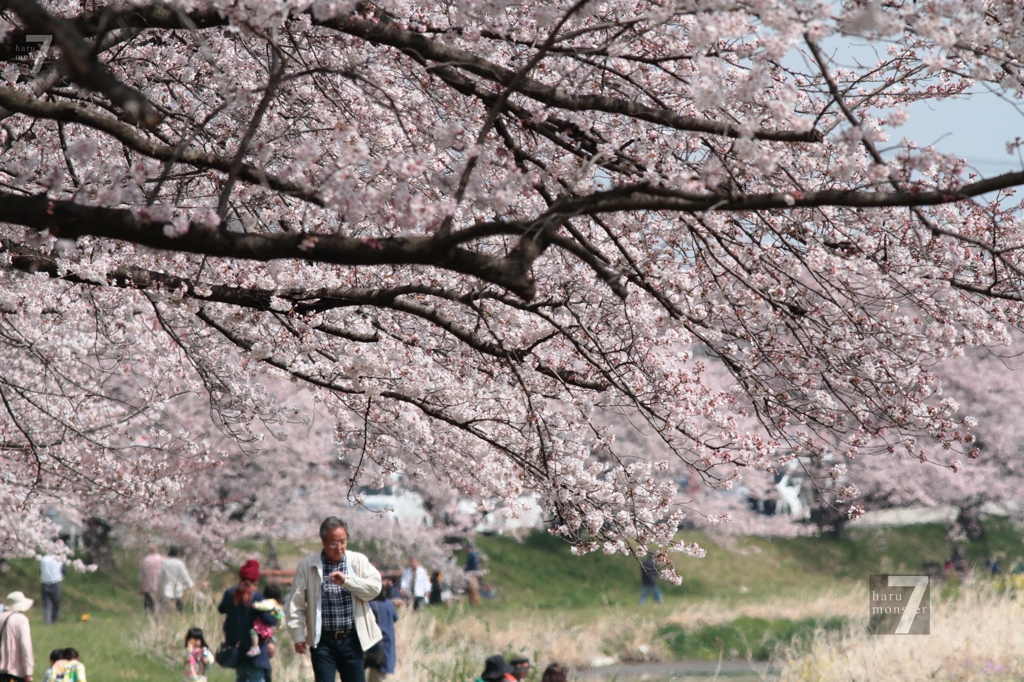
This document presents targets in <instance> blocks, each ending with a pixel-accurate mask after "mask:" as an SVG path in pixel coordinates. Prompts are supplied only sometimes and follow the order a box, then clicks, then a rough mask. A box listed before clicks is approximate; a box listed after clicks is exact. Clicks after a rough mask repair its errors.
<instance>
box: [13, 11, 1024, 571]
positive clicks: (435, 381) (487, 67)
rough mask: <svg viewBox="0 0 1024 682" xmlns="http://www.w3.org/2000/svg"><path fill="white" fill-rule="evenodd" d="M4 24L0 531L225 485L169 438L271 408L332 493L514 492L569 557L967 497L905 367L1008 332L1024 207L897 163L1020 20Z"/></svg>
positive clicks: (925, 366) (158, 18) (379, 17)
mask: <svg viewBox="0 0 1024 682" xmlns="http://www.w3.org/2000/svg"><path fill="white" fill-rule="evenodd" d="M0 10H2V16H3V18H4V20H5V22H6V23H4V25H3V26H2V27H0V31H2V33H3V43H2V44H3V50H2V51H0V56H2V58H3V59H4V60H5V63H6V65H5V66H4V68H3V71H2V76H3V78H4V79H5V82H4V84H3V85H2V86H0V108H2V110H3V111H2V116H3V122H2V133H0V149H2V153H0V221H2V222H0V250H2V254H3V261H2V262H3V269H2V271H0V277H2V278H3V284H2V287H0V356H2V358H3V362H2V363H0V398H2V402H3V410H2V412H0V444H2V450H0V453H2V456H3V458H4V462H5V464H4V474H3V481H2V482H0V495H2V496H3V497H4V499H5V507H8V504H6V503H7V502H10V503H11V504H10V507H11V508H12V509H15V508H17V509H20V510H22V512H25V511H28V510H30V508H31V507H32V505H38V504H40V503H41V502H42V501H43V500H45V499H50V498H54V497H58V498H59V497H60V496H61V495H62V494H63V493H64V492H66V491H68V490H74V491H75V495H76V496H80V497H81V498H82V499H83V500H93V501H97V503H102V504H106V505H126V504H127V505H135V504H137V501H138V500H140V499H144V500H146V504H147V505H160V504H162V503H164V502H166V503H169V501H170V500H172V499H174V498H175V496H180V494H181V491H182V490H183V486H185V485H186V484H185V481H187V479H188V476H189V472H190V471H191V470H192V468H193V467H195V466H200V467H204V466H206V465H207V464H211V465H212V464H215V463H216V459H217V455H216V453H215V452H213V451H211V449H210V448H209V447H207V446H205V445H204V443H203V442H202V440H200V439H196V438H194V437H193V435H194V434H190V432H189V429H188V423H187V422H188V420H187V419H183V418H181V417H180V416H179V417H175V418H171V419H168V418H166V414H167V412H168V410H169V409H170V407H171V406H173V405H177V404H179V402H180V399H181V397H182V396H183V395H184V396H188V395H194V394H195V395H201V396H205V397H203V398H202V399H201V400H200V401H199V403H201V404H203V405H205V404H207V403H208V405H209V406H210V407H212V410H213V412H214V417H215V421H216V422H217V423H218V424H220V425H221V426H224V425H226V424H234V425H238V427H239V429H241V430H242V431H244V430H245V429H247V428H250V425H252V424H255V423H257V422H259V421H261V420H263V421H266V420H270V421H271V422H273V420H274V419H275V418H276V417H275V416H274V415H276V414H279V411H280V410H281V409H282V408H281V407H280V406H278V405H276V403H275V401H274V400H273V396H271V395H270V394H269V393H268V392H267V391H265V390H264V389H263V387H262V383H263V379H262V377H266V376H267V375H268V373H269V374H274V375H277V376H285V377H288V378H291V379H293V380H295V381H298V382H303V383H304V384H307V385H309V386H310V387H311V388H313V389H315V391H316V393H317V396H318V398H317V399H318V400H319V401H321V404H322V405H323V409H324V410H325V412H326V413H328V414H330V415H332V418H333V419H335V420H336V428H335V431H336V439H335V440H336V442H337V447H338V448H339V451H340V454H341V455H342V456H343V457H344V458H346V461H347V462H348V463H349V464H350V466H351V467H352V470H353V472H354V473H353V482H352V485H350V486H349V490H348V491H342V492H348V493H351V490H352V489H353V486H355V484H356V483H359V484H364V483H365V484H374V483H376V484H380V482H381V481H382V480H383V477H385V476H387V475H389V474H391V473H394V472H402V473H404V474H405V475H407V476H411V477H414V478H426V479H428V480H430V481H436V482H437V485H444V486H449V487H452V488H454V489H457V490H460V491H463V493H464V494H467V495H469V496H472V497H473V498H475V499H479V500H489V501H490V502H488V504H491V503H494V501H495V500H498V501H499V503H500V501H505V502H509V503H510V502H512V501H513V500H515V499H516V498H517V497H518V496H519V495H520V494H522V493H523V492H524V491H533V492H536V493H537V494H538V495H539V496H540V499H541V500H542V503H543V505H544V506H545V508H546V509H548V510H549V511H550V512H552V513H553V514H554V515H555V518H556V525H555V531H556V532H557V533H559V534H560V535H562V536H563V537H565V538H566V539H568V540H570V541H571V542H573V543H575V544H576V546H577V547H578V548H579V549H580V550H581V551H591V550H594V549H597V548H599V547H603V548H604V549H605V550H606V551H629V550H628V548H629V547H630V546H631V545H630V544H629V541H637V542H639V543H641V544H644V545H646V544H648V543H650V544H653V545H655V546H658V547H660V548H667V547H669V546H671V545H672V543H673V537H674V536H675V533H676V529H677V525H678V522H679V520H680V518H681V516H682V514H683V513H691V514H700V513H701V510H700V509H699V508H694V507H693V506H692V505H688V504H687V500H686V499H685V498H684V497H682V496H680V495H679V494H678V492H677V487H676V484H675V481H676V480H677V479H679V478H680V477H684V476H686V477H689V476H694V475H696V476H698V477H700V478H701V479H702V480H703V481H704V482H705V483H706V484H708V485H710V486H724V487H729V486H731V485H732V484H733V483H734V482H736V481H738V480H740V479H741V478H742V476H743V475H744V472H745V471H767V472H771V471H773V470H775V469H777V468H778V467H780V466H782V465H783V464H785V463H787V462H789V461H793V458H802V457H807V458H811V459H812V460H814V459H818V460H820V459H821V458H822V457H824V455H825V453H831V455H830V456H835V457H838V458H840V459H842V458H867V457H875V458H878V459H877V461H878V462H879V466H881V463H882V462H883V461H884V460H885V459H886V458H900V457H910V458H917V459H922V458H924V459H929V458H927V457H926V456H925V451H924V449H923V447H922V446H921V440H920V439H922V438H923V439H926V440H927V439H931V440H933V441H937V442H938V443H940V444H942V445H943V446H945V447H947V448H948V451H947V452H948V453H949V456H948V457H945V456H943V458H940V459H939V460H938V461H937V462H936V463H937V464H938V465H940V466H949V467H952V468H959V467H960V466H962V462H961V457H963V456H964V455H969V454H971V450H972V445H971V442H972V438H973V437H972V436H971V435H970V433H969V429H967V428H966V427H965V426H964V423H963V415H958V414H957V410H956V407H957V406H956V404H955V401H952V400H950V399H948V398H945V397H943V396H942V395H941V391H940V386H941V382H940V380H939V378H938V376H937V375H936V374H935V372H934V371H933V370H932V367H933V365H934V364H935V363H937V362H938V361H941V360H944V359H947V358H950V357H954V356H959V355H961V354H962V353H963V352H964V349H966V348H970V347H974V346H995V345H1001V344H1005V343H1008V342H1009V339H1010V332H1011V331H1012V329H1013V328H1015V327H1019V326H1020V323H1021V314H1020V313H1021V306H1020V301H1021V288H1020V284H1021V277H1020V275H1021V270H1020V268H1021V256H1020V249H1019V247H1020V246H1021V243H1022V235H1024V221H1022V220H1021V218H1020V217H1019V215H1020V214H1019V204H1018V203H1016V200H1015V199H1014V189H1015V188H1016V187H1017V186H1018V185H1020V184H1021V183H1024V171H1019V172H1011V173H1005V174H1002V175H997V176H993V177H980V176H979V175H978V174H976V173H975V172H973V171H972V170H971V169H970V168H968V167H966V166H965V163H964V161H963V160H962V159H959V158H956V157H951V156H948V155H943V154H940V153H938V152H937V151H936V150H934V149H932V148H930V147H923V148H922V147H919V146H918V145H917V144H915V142H914V141H912V140H907V139H897V136H898V133H897V132H896V131H897V130H898V127H899V126H900V125H902V123H904V122H905V120H906V111H905V109H906V107H907V106H909V105H910V104H913V103H915V102H920V101H927V100H935V101H938V100H942V99H944V98H948V97H954V96H970V91H971V90H970V89H971V88H972V87H973V86H975V85H976V84H979V83H982V84H984V85H986V86H987V87H989V88H992V89H995V90H997V91H999V92H1001V93H1003V94H1004V95H1005V96H1006V97H1010V98H1019V97H1020V96H1021V94H1022V93H1024V76H1022V71H1021V69H1022V63H1021V58H1022V53H1024V8H1022V6H1021V5H1020V3H1017V2H1013V1H1011V0H919V1H917V2H902V1H898V0H891V1H886V2H880V1H878V0H872V1H862V0H847V1H845V2H841V3H830V2H815V1H810V0H675V1H672V2H658V1H651V2H647V1H637V0H603V1H596V0H590V1H588V0H577V1H575V2H523V3H509V2H505V1H503V0H456V1H454V2H437V3H434V2H411V1H407V0H384V1H381V2H360V3H355V2H348V1H343V0H313V1H312V2H310V1H309V0H171V1H169V2H165V3H145V2H143V3H131V2H115V3H106V2H85V3H79V2H39V1H37V0H3V1H0ZM41 35H45V36H52V44H50V45H48V46H47V47H48V50H49V51H48V53H47V54H45V55H44V54H42V53H41V49H42V47H43V44H42V43H39V42H38V37H39V36H41ZM837 36H840V37H841V36H845V37H846V40H852V39H857V40H858V41H860V42H864V43H866V44H867V45H869V46H871V47H872V48H874V50H873V52H872V55H873V57H872V59H871V60H867V61H865V60H863V59H856V58H852V57H851V58H846V57H844V56H843V52H842V50H841V49H839V48H836V45H837V44H838V43H837V42H836V41H835V40H833V39H834V38H835V37H837ZM830 41H831V42H830ZM33 50H34V51H33ZM1012 137H1013V136H1012V134H1008V138H1012ZM1008 143H1009V145H1010V149H1011V151H1013V150H1015V149H1016V145H1018V144H1019V143H1020V138H1016V140H1014V139H1008ZM712 364H713V365H714V367H715V370H714V371H713V372H710V373H709V371H708V368H709V367H710V366H711V365H712ZM719 370H721V371H719ZM204 409H205V408H204ZM615 419H626V420H628V421H629V422H630V423H631V424H632V425H633V426H634V427H636V428H637V429H639V430H641V431H644V432H645V433H646V434H648V435H649V436H650V437H653V438H655V439H656V440H657V441H658V447H657V448H656V449H646V448H640V449H637V448H629V447H623V446H622V444H621V443H620V441H617V440H616V439H615V438H613V436H612V434H613V429H612V428H611V427H610V426H609V424H610V423H612V421H614V420H615ZM233 432H234V433H236V434H237V433H239V432H240V431H238V429H235V430H234V431H233ZM930 459H932V460H934V459H935V458H930ZM869 461H871V460H869ZM815 480H816V481H817V484H818V485H821V486H825V487H827V486H829V485H832V483H836V481H838V480H839V478H838V477H837V476H833V477H832V478H830V477H829V474H828V472H827V471H826V472H825V473H824V474H822V475H820V476H817V477H816V478H815ZM830 481H832V483H830ZM836 492H837V499H838V500H840V501H843V502H845V501H846V500H847V499H849V498H852V497H853V496H854V495H855V494H856V489H855V486H854V485H849V486H847V485H845V484H844V485H841V486H838V487H837V488H836ZM849 511H850V513H853V514H856V513H858V507H857V506H856V505H854V506H852V507H850V509H849ZM19 513H20V512H19ZM12 514H14V512H12ZM15 518H18V519H22V521H19V523H22V522H23V519H24V517H16V516H11V517H10V519H15ZM16 526H17V524H15V523H14V522H13V521H10V520H9V522H8V524H7V526H6V530H7V531H8V534H9V535H12V537H13V535H17V532H18V531H17V527H16ZM22 527H23V526H22ZM689 551H691V552H692V553H699V551H700V550H699V549H698V548H696V547H691V548H690V550H689ZM661 558H662V559H664V555H662V557H661ZM671 570H672V569H671V568H668V569H667V571H668V572H669V573H670V574H671Z"/></svg>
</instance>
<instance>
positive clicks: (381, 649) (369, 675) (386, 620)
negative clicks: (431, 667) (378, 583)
mask: <svg viewBox="0 0 1024 682" xmlns="http://www.w3.org/2000/svg"><path fill="white" fill-rule="evenodd" d="M390 583H391V581H390V580H387V579H385V580H384V585H383V588H382V589H381V591H380V594H378V595H377V596H376V598H374V599H373V601H371V602H370V610H371V611H373V615H374V616H376V618H377V625H378V626H379V627H380V632H381V635H382V636H383V637H382V639H381V640H380V642H378V643H377V644H375V645H374V646H373V647H371V648H370V650H369V651H367V652H366V682H380V681H381V680H383V679H384V678H385V677H386V676H387V675H390V674H392V673H394V672H395V622H396V621H397V620H398V611H396V610H395V604H394V602H393V601H391V600H390V599H388V598H387V595H388V594H390V592H391V590H390V589H389V588H390V587H391V585H390Z"/></svg>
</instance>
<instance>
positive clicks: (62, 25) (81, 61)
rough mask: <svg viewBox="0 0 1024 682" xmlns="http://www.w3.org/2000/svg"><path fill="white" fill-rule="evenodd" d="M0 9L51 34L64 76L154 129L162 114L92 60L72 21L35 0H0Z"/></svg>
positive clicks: (36, 29)
mask: <svg viewBox="0 0 1024 682" xmlns="http://www.w3.org/2000/svg"><path fill="white" fill-rule="evenodd" d="M0 9H8V10H11V11H13V12H14V13H15V14H17V15H18V17H19V18H21V20H22V21H23V22H25V27H26V28H27V29H28V30H29V31H32V32H34V33H41V34H47V35H52V36H53V40H54V42H55V43H56V44H57V45H58V46H59V47H60V49H61V61H60V64H61V66H62V68H63V70H64V71H65V72H66V73H67V76H68V78H70V79H71V80H72V81H74V82H75V83H77V84H78V85H81V86H82V87H83V88H87V89H89V90H92V91H94V92H99V93H102V94H104V95H106V96H107V98H108V99H109V100H110V101H111V102H113V103H114V104H115V105H117V106H118V107H120V108H121V110H122V111H124V112H125V114H126V115H127V116H128V118H129V119H130V120H131V121H132V122H135V123H139V124H140V125H142V126H144V127H146V128H155V127H156V126H157V125H159V123H160V121H162V120H163V114H161V113H160V112H159V111H158V110H157V109H156V107H154V106H153V105H152V104H150V103H149V100H147V99H146V96H145V95H143V94H142V93H141V92H139V91H138V90H136V89H135V88H132V87H129V86H127V85H125V84H124V83H122V82H121V81H119V80H118V79H117V78H115V77H114V75H113V74H112V73H110V70H109V69H107V67H105V66H104V65H103V64H101V63H100V62H99V61H98V60H97V59H96V57H95V56H94V55H93V48H92V46H91V45H89V44H88V43H87V42H86V41H85V39H84V38H83V37H82V34H81V33H79V32H78V30H77V29H76V28H75V25H74V24H73V23H72V22H70V21H68V20H67V19H61V18H58V17H53V16H50V14H49V12H47V11H46V10H45V9H43V7H42V6H41V5H40V4H39V3H38V2H35V0H0Z"/></svg>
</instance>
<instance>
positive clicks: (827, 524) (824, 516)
mask: <svg viewBox="0 0 1024 682" xmlns="http://www.w3.org/2000/svg"><path fill="white" fill-rule="evenodd" d="M849 520H850V517H849V516H847V514H846V512H845V511H843V510H842V509H836V508H835V507H832V506H829V505H824V504H823V505H818V506H816V507H814V508H813V509H811V522H812V523H813V524H814V525H816V526H817V527H818V530H819V531H820V532H821V534H822V535H827V536H829V537H832V538H839V537H842V535H843V526H845V525H846V524H847V522H848V521H849Z"/></svg>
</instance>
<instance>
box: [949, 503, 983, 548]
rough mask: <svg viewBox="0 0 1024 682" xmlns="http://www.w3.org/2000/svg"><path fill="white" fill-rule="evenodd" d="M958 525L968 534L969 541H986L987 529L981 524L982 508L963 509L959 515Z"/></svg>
mask: <svg viewBox="0 0 1024 682" xmlns="http://www.w3.org/2000/svg"><path fill="white" fill-rule="evenodd" d="M956 523H957V525H958V526H960V528H962V529H963V531H964V533H966V534H967V538H968V539H969V540H983V539H985V527H984V526H983V525H982V524H981V507H980V506H977V505H975V506H970V507H962V508H961V509H960V513H959V514H957V517H956Z"/></svg>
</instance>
